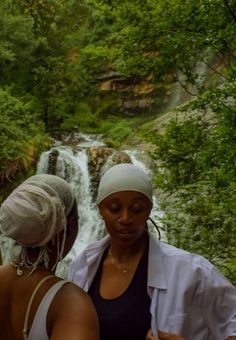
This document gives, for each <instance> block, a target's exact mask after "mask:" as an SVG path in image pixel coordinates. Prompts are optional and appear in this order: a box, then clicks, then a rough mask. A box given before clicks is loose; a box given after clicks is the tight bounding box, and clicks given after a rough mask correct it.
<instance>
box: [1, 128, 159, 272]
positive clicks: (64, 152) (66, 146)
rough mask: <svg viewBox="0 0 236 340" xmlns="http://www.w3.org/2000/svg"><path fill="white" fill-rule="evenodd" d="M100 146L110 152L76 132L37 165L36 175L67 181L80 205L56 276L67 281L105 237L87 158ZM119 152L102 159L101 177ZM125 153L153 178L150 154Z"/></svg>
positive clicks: (97, 140)
mask: <svg viewBox="0 0 236 340" xmlns="http://www.w3.org/2000/svg"><path fill="white" fill-rule="evenodd" d="M71 139H73V143H69V141H71ZM75 140H76V143H75ZM101 147H102V148H104V149H107V147H106V146H105V145H104V143H103V142H102V140H101V137H99V136H98V137H97V136H93V135H86V134H79V133H76V134H73V136H72V135H69V136H65V137H64V140H63V141H58V140H54V146H53V147H52V148H51V149H50V150H48V151H45V152H43V153H42V154H41V156H40V159H39V161H38V164H37V174H41V173H52V174H55V175H57V176H60V177H62V178H64V179H65V180H66V181H67V182H68V183H70V185H71V187H72V189H73V191H74V194H75V196H76V199H77V202H78V212H79V231H78V236H77V239H76V241H75V244H74V246H73V248H72V249H71V251H70V252H69V254H68V255H67V256H66V258H65V259H63V260H62V261H61V262H60V263H59V264H58V267H57V274H58V275H59V276H61V277H63V278H66V276H67V271H68V267H69V264H70V263H71V261H72V260H73V259H74V258H75V257H76V256H77V255H78V254H79V253H80V252H81V251H82V250H83V249H84V248H85V247H86V246H87V245H88V244H89V243H91V242H93V241H95V240H99V239H101V238H102V237H103V236H105V234H106V229H105V225H104V222H103V220H102V219H101V217H100V215H99V212H98V209H97V205H96V202H95V199H94V190H93V185H94V181H93V183H92V180H94V179H93V178H92V176H93V175H92V174H91V167H89V159H88V150H91V149H92V150H94V149H96V148H101ZM97 150H98V149H97ZM116 153H117V151H115V150H113V151H111V150H110V153H109V154H107V156H106V160H103V162H101V164H99V166H98V168H99V170H98V171H99V174H98V175H99V176H100V175H101V173H103V172H104V171H105V170H106V169H107V168H109V167H110V166H111V165H112V164H114V159H113V158H115V156H116ZM123 153H124V154H126V157H129V159H130V160H131V162H132V163H133V164H135V165H137V166H139V167H141V168H142V169H143V170H144V171H146V172H147V173H149V174H150V176H151V170H150V169H149V168H148V167H147V165H146V164H148V161H147V162H146V160H147V155H145V153H142V152H140V151H139V152H137V151H134V150H132V151H131V150H124V151H123ZM100 161H101V160H100ZM98 163H99V161H98ZM95 182H96V181H95ZM96 183H97V182H96ZM153 203H154V204H153V209H152V213H151V217H152V218H153V219H154V220H155V221H158V219H159V218H160V217H161V215H162V212H161V211H160V209H159V207H158V202H157V199H156V197H154V201H153ZM149 230H150V232H151V233H152V234H154V235H157V231H156V229H155V228H154V227H153V226H152V225H149ZM161 235H162V239H163V238H164V233H163V232H161ZM9 242H10V241H9ZM7 248H8V249H9V244H8V247H7V243H6V244H5V247H4V249H3V251H2V253H3V255H4V256H3V261H4V262H6V261H8V260H9V258H10V255H12V253H11V254H10V253H9V251H8V252H7ZM15 251H16V250H15Z"/></svg>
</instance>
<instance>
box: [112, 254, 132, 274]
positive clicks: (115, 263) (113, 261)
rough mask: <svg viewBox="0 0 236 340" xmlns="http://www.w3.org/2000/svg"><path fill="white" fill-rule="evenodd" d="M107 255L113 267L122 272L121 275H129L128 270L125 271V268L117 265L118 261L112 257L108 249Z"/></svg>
mask: <svg viewBox="0 0 236 340" xmlns="http://www.w3.org/2000/svg"><path fill="white" fill-rule="evenodd" d="M108 255H109V256H110V257H111V259H112V263H114V265H115V266H116V267H117V268H119V269H120V270H121V271H122V273H123V274H124V275H128V274H129V270H128V269H125V268H122V266H121V265H120V264H119V263H118V260H117V259H116V258H115V257H114V256H113V255H112V253H111V250H110V249H109V252H108Z"/></svg>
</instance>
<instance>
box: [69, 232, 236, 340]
mask: <svg viewBox="0 0 236 340" xmlns="http://www.w3.org/2000/svg"><path fill="white" fill-rule="evenodd" d="M109 243H110V237H109V236H106V237H105V238H103V239H102V240H100V241H97V242H94V243H92V244H91V245H89V246H88V247H87V248H86V249H85V250H84V251H83V252H82V253H81V254H80V255H79V256H78V257H77V258H76V259H75V260H74V262H73V263H72V265H71V268H70V270H69V279H70V280H72V281H73V282H75V283H76V284H78V285H79V286H80V287H81V288H83V289H84V290H85V291H88V289H89V287H90V286H91V284H92V281H93V279H94V276H95V275H96V272H97V269H98V266H99V264H100V261H101V257H102V254H103V251H104V250H105V249H106V247H108V245H109ZM147 292H148V294H149V296H150V298H151V306H150V312H151V315H152V321H151V328H152V331H153V334H154V335H155V338H156V339H158V336H157V330H160V331H163V332H169V333H175V334H178V335H181V336H183V337H185V339H187V340H206V339H207V340H224V339H226V338H227V337H228V336H236V288H235V287H234V286H233V285H232V284H231V283H230V282H229V281H228V280H227V279H226V278H225V277H224V276H223V275H222V274H221V273H219V272H218V271H217V269H216V268H215V267H214V266H213V265H212V264H211V263H210V262H209V261H208V260H206V259H205V258H203V257H201V256H198V255H194V254H190V253H188V252H186V251H184V250H181V249H178V248H175V247H172V246H170V245H168V244H165V243H163V242H160V241H158V240H156V239H154V238H153V237H151V236H150V241H149V255H148V280H147ZM134 308H137V306H134ZM114 332H115V330H114Z"/></svg>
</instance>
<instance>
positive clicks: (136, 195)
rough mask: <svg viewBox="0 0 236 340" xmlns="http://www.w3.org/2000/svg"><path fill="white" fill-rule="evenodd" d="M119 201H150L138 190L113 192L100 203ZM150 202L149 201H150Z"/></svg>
mask: <svg viewBox="0 0 236 340" xmlns="http://www.w3.org/2000/svg"><path fill="white" fill-rule="evenodd" d="M113 201H114V202H115V201H117V202H121V203H132V202H137V201H143V202H150V200H149V199H148V197H147V196H145V195H144V194H143V193H141V192H138V191H131V190H130V191H119V192H115V193H113V194H111V195H109V196H107V197H106V198H104V200H102V202H101V203H100V204H102V203H109V202H113ZM150 203H151V202H150Z"/></svg>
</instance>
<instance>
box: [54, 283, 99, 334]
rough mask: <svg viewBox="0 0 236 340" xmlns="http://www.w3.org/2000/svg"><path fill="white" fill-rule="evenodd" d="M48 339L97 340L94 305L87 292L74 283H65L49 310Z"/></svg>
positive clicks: (96, 319)
mask: <svg viewBox="0 0 236 340" xmlns="http://www.w3.org/2000/svg"><path fill="white" fill-rule="evenodd" d="M48 321H49V330H50V331H49V333H50V334H51V337H50V339H57V340H60V339H65V338H66V339H67V340H73V339H78V338H79V339H81V340H98V339H99V326H98V318H97V314H96V310H95V308H94V305H93V303H92V301H91V299H90V297H89V295H88V294H87V293H85V292H84V291H83V290H82V289H81V288H80V287H78V286H77V285H75V284H74V283H71V282H68V283H66V284H65V285H64V286H63V287H62V288H61V289H60V291H59V292H58V293H57V295H56V297H55V299H54V300H53V303H52V305H51V306H50V310H49V320H48Z"/></svg>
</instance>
